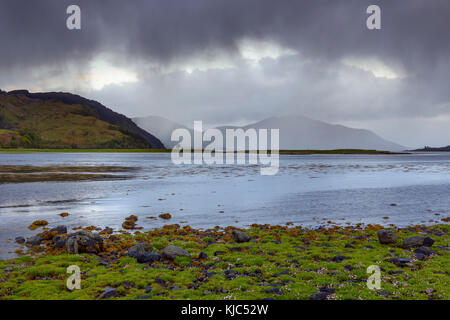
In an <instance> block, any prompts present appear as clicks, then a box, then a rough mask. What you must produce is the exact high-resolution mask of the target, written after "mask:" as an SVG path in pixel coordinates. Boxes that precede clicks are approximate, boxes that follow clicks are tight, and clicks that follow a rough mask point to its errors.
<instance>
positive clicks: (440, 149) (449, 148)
mask: <svg viewBox="0 0 450 320" xmlns="http://www.w3.org/2000/svg"><path fill="white" fill-rule="evenodd" d="M411 151H418V152H420V151H422V152H442V151H445V152H447V151H450V146H446V147H440V148H432V147H427V146H426V147H424V148H423V149H416V150H411Z"/></svg>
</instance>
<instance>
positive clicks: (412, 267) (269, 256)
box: [0, 216, 450, 300]
mask: <svg viewBox="0 0 450 320" xmlns="http://www.w3.org/2000/svg"><path fill="white" fill-rule="evenodd" d="M442 221H443V222H442V223H441V224H437V225H432V226H411V227H406V228H397V227H391V228H388V230H391V231H393V232H394V233H395V234H396V236H397V237H398V240H397V241H396V242H395V243H391V244H381V243H380V241H379V238H378V236H377V232H378V231H379V230H381V229H384V227H382V226H380V225H367V226H364V227H363V226H361V225H355V226H345V227H342V226H336V225H333V224H330V225H329V227H328V228H323V227H321V228H316V229H306V228H303V227H301V226H295V227H293V226H276V225H274V226H272V225H256V224H255V225H252V226H251V227H249V228H246V229H238V228H235V227H226V228H219V227H216V228H214V229H208V230H198V229H193V228H191V227H189V226H185V227H180V226H178V225H170V224H169V225H165V226H164V227H162V228H157V229H154V230H150V231H145V232H144V231H141V230H139V228H138V227H137V226H136V223H138V222H137V217H134V216H130V217H128V218H127V219H126V220H125V222H124V225H123V227H124V228H125V227H126V226H128V227H130V228H131V229H125V230H119V231H118V233H113V232H112V230H110V229H103V230H96V228H95V227H93V226H91V227H86V228H83V229H77V230H73V231H70V232H69V233H67V232H68V231H67V230H65V229H64V228H62V227H61V226H59V227H57V228H56V229H58V230H55V228H47V229H46V230H44V229H41V228H40V227H39V226H37V228H38V230H37V231H36V232H38V235H39V237H41V238H42V239H41V240H40V241H39V245H36V244H35V245H34V246H31V245H28V247H25V246H24V247H23V248H24V249H25V248H30V250H31V252H32V253H33V255H31V256H30V255H25V256H22V257H19V258H15V259H10V260H0V279H2V280H0V300H1V299H7V300H9V299H87V300H94V299H107V298H111V299H157V300H160V299H163V300H164V299H180V300H185V299H208V300H209V299H220V300H223V299H238V300H242V299H251V300H255V299H256V300H259V299H268V298H270V299H294V300H308V299H313V300H314V299H320V300H322V299H328V300H334V299H338V300H340V299H398V298H399V299H449V298H450V290H449V288H448V286H447V285H446V283H448V281H449V279H450V275H449V271H448V268H446V267H445V264H446V263H447V265H448V261H449V257H450V251H449V246H448V244H449V240H450V237H449V231H450V225H449V224H448V218H444V219H442ZM52 227H54V226H52ZM44 228H45V227H44ZM51 230H53V231H51ZM77 232H78V235H84V236H88V237H91V235H92V239H90V240H92V241H93V243H94V245H93V246H91V247H89V246H88V247H83V246H79V247H78V248H79V250H80V252H79V254H73V253H68V250H69V247H70V245H68V243H70V242H71V241H72V240H69V239H73V237H75V235H74V233H77ZM411 237H420V238H423V239H425V238H428V239H431V240H427V241H432V243H431V246H430V247H426V248H424V249H422V247H424V244H422V245H420V246H419V245H418V246H413V247H410V248H409V247H408V248H405V247H404V244H405V241H407V240H405V239H407V238H411ZM78 239H79V238H78ZM34 240H36V239H34ZM64 240H65V242H64ZM63 242H64V244H63ZM80 244H81V242H80ZM91 244H92V242H91ZM97 244H98V245H97ZM428 245H429V244H428ZM169 246H175V247H176V248H171V249H170V250H169V249H168V247H169ZM70 248H72V247H70ZM81 248H83V249H81ZM427 248H428V249H429V250H428V249H427ZM419 249H420V250H422V251H424V253H425V254H422V253H421V252H422V251H420V250H419ZM171 250H172V251H171ZM84 251H85V252H84ZM172 254H173V255H172ZM70 265H78V266H79V267H80V269H81V272H82V277H81V279H82V280H81V286H82V289H81V290H74V291H69V290H67V289H66V288H65V281H66V279H67V277H68V275H67V273H66V268H67V267H68V266H70ZM370 265H377V266H379V267H380V268H381V273H382V277H381V279H382V280H381V289H380V290H370V289H368V288H367V286H366V281H367V278H368V276H369V275H368V274H367V270H366V269H367V267H368V266H370Z"/></svg>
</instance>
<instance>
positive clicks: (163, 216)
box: [159, 213, 172, 220]
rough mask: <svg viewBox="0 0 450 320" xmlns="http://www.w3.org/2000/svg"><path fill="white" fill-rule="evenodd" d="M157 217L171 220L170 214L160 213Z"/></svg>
mask: <svg viewBox="0 0 450 320" xmlns="http://www.w3.org/2000/svg"><path fill="white" fill-rule="evenodd" d="M159 217H160V218H161V219H165V220H169V219H171V218H172V215H171V214H170V213H162V214H160V215H159Z"/></svg>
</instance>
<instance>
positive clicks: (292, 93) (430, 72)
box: [0, 0, 450, 143]
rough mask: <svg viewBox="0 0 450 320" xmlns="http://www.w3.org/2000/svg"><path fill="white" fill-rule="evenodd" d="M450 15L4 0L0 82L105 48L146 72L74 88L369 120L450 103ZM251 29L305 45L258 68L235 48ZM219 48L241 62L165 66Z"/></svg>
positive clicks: (349, 5)
mask: <svg viewBox="0 0 450 320" xmlns="http://www.w3.org/2000/svg"><path fill="white" fill-rule="evenodd" d="M375 3H376V4H378V5H380V6H381V8H382V30H379V31H369V30H367V28H366V27H365V19H366V17H367V15H366V13H365V10H366V8H367V6H368V5H370V4H375ZM70 4H78V5H80V7H81V9H82V30H81V31H76V32H73V31H69V30H67V29H66V28H65V19H66V17H67V16H66V14H65V11H66V8H67V6H68V5H70ZM448 17H450V2H448V0H434V1H433V2H432V3H430V2H429V1H426V0H398V1H387V0H377V1H373V0H316V1H311V0H307V1H300V0H284V1H273V0H245V1H242V0H189V1H181V0H164V1H163V0H153V1H150V0H133V1H119V0H108V1H92V0H90V1H87V0H84V1H66V0H62V1H53V0H41V1H24V0H3V1H1V3H0V41H1V43H2V44H1V50H0V74H1V76H0V87H7V86H9V85H12V84H14V85H17V84H21V83H23V84H29V83H30V81H33V82H39V80H40V79H39V77H37V78H36V76H35V77H34V78H33V76H32V74H31V73H30V71H32V70H35V69H36V68H37V67H38V68H40V69H43V70H46V71H45V72H46V73H45V74H46V75H47V76H48V77H52V76H54V77H57V75H58V74H62V73H67V72H73V70H74V68H75V70H77V71H79V72H80V73H82V72H85V70H87V69H88V68H89V63H90V62H91V61H92V59H93V58H94V57H95V56H96V55H98V54H100V53H105V52H106V53H109V54H110V55H112V56H113V58H114V62H115V63H116V64H117V65H122V66H123V65H133V67H134V68H135V69H136V70H138V71H139V80H140V81H139V82H138V83H131V84H125V85H122V86H117V85H110V86H107V87H105V88H103V90H100V91H94V92H83V90H84V89H82V88H80V89H78V91H79V93H82V94H85V95H88V96H90V97H93V98H96V99H98V100H100V101H102V102H104V103H105V104H108V105H109V106H110V107H113V108H115V109H117V110H118V111H120V112H123V113H126V114H128V115H131V116H134V115H146V114H159V115H163V116H166V117H169V118H172V119H174V120H178V121H184V122H187V121H191V120H193V119H194V118H197V119H199V118H202V119H205V120H207V121H209V122H210V123H219V122H244V121H254V120H259V119H261V118H263V117H265V116H270V115H273V114H274V113H283V114H289V113H303V114H305V115H310V116H312V117H317V118H320V119H324V120H328V121H335V122H338V121H360V123H361V124H363V123H364V121H366V120H373V119H395V118H405V119H406V118H415V119H417V118H420V117H422V118H430V117H436V116H439V115H446V114H449V113H450V104H449V103H450V90H448V80H449V76H448V74H450V59H449V57H450V41H449V33H448V30H450V19H449V18H448ZM244 39H253V40H267V41H271V42H274V43H277V44H279V45H280V46H282V47H284V48H289V49H292V50H295V51H297V52H298V54H297V55H290V56H284V57H281V58H279V59H270V58H267V59H263V60H261V61H259V68H257V69H255V68H253V67H252V66H250V65H249V64H248V63H246V62H245V61H243V59H242V57H240V56H239V42H240V41H241V40H244ZM223 55H225V56H226V57H228V58H229V59H232V60H233V62H234V63H235V64H236V67H235V68H230V69H223V70H207V71H202V72H195V73H193V74H190V75H188V74H186V73H184V72H181V71H173V72H171V73H162V72H161V71H160V70H159V69H158V68H164V67H165V66H170V65H173V64H177V63H183V62H184V61H187V60H189V59H192V58H198V59H204V60H214V58H216V57H218V56H223ZM343 59H350V60H351V59H376V60H378V61H381V62H383V63H384V64H385V65H386V66H387V67H389V68H391V69H393V70H399V72H401V73H403V74H404V76H403V77H402V78H398V79H385V78H376V77H374V76H373V74H371V73H370V72H367V71H363V70H360V69H358V68H354V67H350V66H345V65H343V64H342V60H343ZM149 64H150V65H152V66H154V65H156V66H158V67H157V68H156V69H155V68H153V69H152V68H150V69H148V65H149ZM74 66H75V67H74ZM30 79H31V80H30ZM41 87H45V85H41ZM60 89H61V90H64V89H65V88H64V86H62V87H61V88H60ZM187 111H188V112H187ZM415 123H416V122H415ZM392 138H393V139H394V140H395V137H392ZM403 143H405V142H403Z"/></svg>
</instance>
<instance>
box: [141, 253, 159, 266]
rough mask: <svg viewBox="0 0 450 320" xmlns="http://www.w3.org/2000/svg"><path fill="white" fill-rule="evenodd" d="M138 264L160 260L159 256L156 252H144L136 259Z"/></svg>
mask: <svg viewBox="0 0 450 320" xmlns="http://www.w3.org/2000/svg"><path fill="white" fill-rule="evenodd" d="M136 260H137V262H138V263H147V262H154V261H159V260H161V254H159V253H158V252H144V254H142V255H140V256H139V257H137V258H136Z"/></svg>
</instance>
